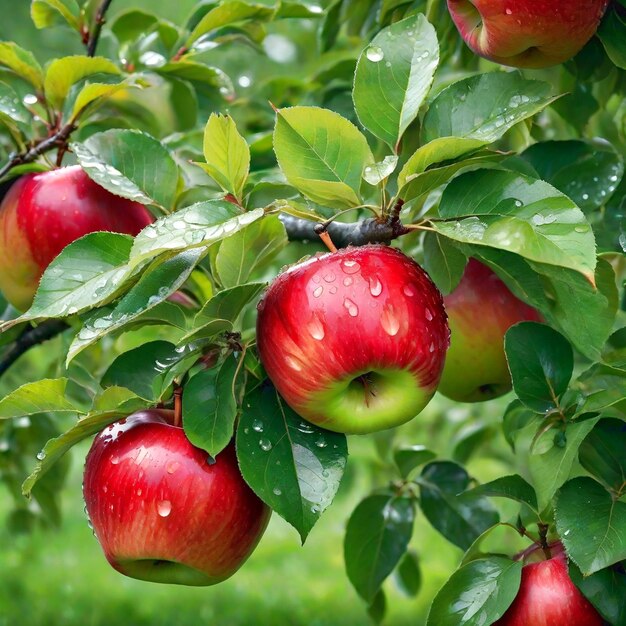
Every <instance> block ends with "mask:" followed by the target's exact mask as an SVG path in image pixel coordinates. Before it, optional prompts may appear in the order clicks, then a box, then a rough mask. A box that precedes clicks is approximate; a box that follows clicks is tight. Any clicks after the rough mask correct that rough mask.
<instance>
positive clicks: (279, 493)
mask: <svg viewBox="0 0 626 626" xmlns="http://www.w3.org/2000/svg"><path fill="white" fill-rule="evenodd" d="M272 492H273V494H274V495H275V496H280V495H282V493H283V492H282V491H281V490H280V489H279V488H278V487H274V489H272Z"/></svg>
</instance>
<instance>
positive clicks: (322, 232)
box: [314, 224, 337, 252]
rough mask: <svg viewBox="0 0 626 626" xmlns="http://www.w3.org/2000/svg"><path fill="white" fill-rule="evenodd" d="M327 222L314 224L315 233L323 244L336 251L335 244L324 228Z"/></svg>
mask: <svg viewBox="0 0 626 626" xmlns="http://www.w3.org/2000/svg"><path fill="white" fill-rule="evenodd" d="M326 228H327V224H317V226H315V229H314V230H315V234H316V235H319V238H320V239H321V240H322V241H323V242H324V245H325V246H326V247H327V248H328V249H329V250H330V251H331V252H337V246H335V244H334V243H333V240H332V239H331V238H330V235H329V234H328V231H327V230H326Z"/></svg>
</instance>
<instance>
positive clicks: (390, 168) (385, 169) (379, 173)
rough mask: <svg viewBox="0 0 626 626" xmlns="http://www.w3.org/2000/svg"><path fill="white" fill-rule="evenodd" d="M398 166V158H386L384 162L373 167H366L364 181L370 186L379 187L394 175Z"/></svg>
mask: <svg viewBox="0 0 626 626" xmlns="http://www.w3.org/2000/svg"><path fill="white" fill-rule="evenodd" d="M396 165H398V157H397V156H395V155H390V156H386V157H385V158H384V159H383V160H382V161H379V162H377V163H374V164H373V165H366V166H365V169H364V170H363V179H364V180H365V182H367V183H369V184H370V185H374V186H376V185H379V184H380V183H381V182H382V181H383V180H386V179H387V178H389V176H391V174H393V172H394V170H395V169H396Z"/></svg>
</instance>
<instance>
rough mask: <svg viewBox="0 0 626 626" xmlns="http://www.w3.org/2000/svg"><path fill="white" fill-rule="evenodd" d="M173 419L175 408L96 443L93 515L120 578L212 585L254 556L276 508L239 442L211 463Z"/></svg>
mask: <svg viewBox="0 0 626 626" xmlns="http://www.w3.org/2000/svg"><path fill="white" fill-rule="evenodd" d="M172 421H173V412H172V411H166V410H157V409H154V410H149V411H140V412H137V413H134V414H133V415H131V416H130V417H128V418H127V419H125V420H122V421H120V422H117V423H115V424H112V425H111V426H109V427H108V428H106V429H105V430H104V431H102V433H100V434H99V435H98V436H97V437H96V438H95V440H94V443H93V445H92V447H91V450H90V451H89V454H88V456H87V460H86V462H85V475H84V480H83V494H84V497H85V504H86V507H87V513H88V515H89V519H90V520H91V524H92V525H93V530H94V533H95V535H96V537H97V538H98V541H99V542H100V545H101V546H102V549H103V551H104V554H105V556H106V558H107V560H108V561H109V563H110V564H111V565H112V566H113V567H114V568H115V569H116V570H118V571H119V572H121V573H122V574H125V575H127V576H130V577H132V578H139V579H141V580H147V581H152V582H161V583H173V584H182V585H213V584H215V583H219V582H221V581H223V580H224V579H226V578H228V577H229V576H231V575H232V574H233V573H234V572H235V571H236V570H237V569H239V567H240V566H241V565H242V564H243V562H244V561H245V560H246V559H247V558H248V556H249V555H250V554H251V552H252V551H253V550H254V548H255V546H256V545H257V543H258V541H259V539H260V538H261V535H262V534H263V532H264V530H265V527H266V525H267V522H268V520H269V517H270V510H269V509H268V507H267V506H266V505H265V504H263V502H262V501H261V500H259V498H257V496H256V495H255V494H254V493H253V492H252V490H251V489H250V488H249V487H248V485H247V484H246V483H245V482H244V480H243V478H242V477H241V474H240V472H239V467H238V465H237V459H236V456H235V449H234V446H233V445H230V446H229V447H228V448H226V449H225V450H224V451H222V452H221V453H220V454H219V455H218V456H217V458H216V459H215V461H213V459H211V458H210V457H209V456H208V455H207V453H206V452H204V451H203V450H200V449H199V448H196V447H194V446H193V445H192V444H191V443H190V442H189V440H188V439H187V437H186V436H185V433H184V431H183V429H182V428H180V427H176V426H173V424H172Z"/></svg>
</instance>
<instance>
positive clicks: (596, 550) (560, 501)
mask: <svg viewBox="0 0 626 626" xmlns="http://www.w3.org/2000/svg"><path fill="white" fill-rule="evenodd" d="M556 528H557V531H558V533H559V536H560V537H561V540H562V541H563V544H564V545H565V549H566V550H567V554H568V555H569V557H570V558H571V559H572V560H573V561H574V562H575V563H576V565H578V567H579V568H580V570H581V572H582V573H583V575H584V576H589V575H590V574H593V573H595V572H597V571H599V570H601V569H604V568H605V567H608V566H609V565H613V564H614V563H618V562H619V561H623V560H625V559H626V502H622V501H620V500H614V499H613V498H612V497H611V494H609V492H608V491H606V489H604V487H603V486H602V485H601V484H600V483H597V482H596V481H595V480H593V478H588V477H586V476H580V477H578V478H573V479H572V480H570V481H568V482H567V483H565V485H563V487H561V490H560V491H559V494H558V497H557V501H556Z"/></svg>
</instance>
